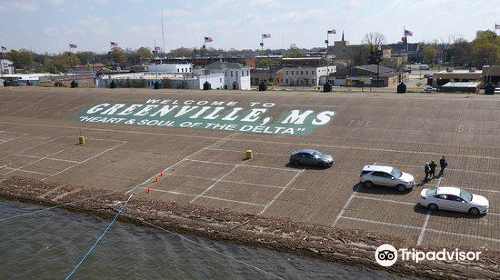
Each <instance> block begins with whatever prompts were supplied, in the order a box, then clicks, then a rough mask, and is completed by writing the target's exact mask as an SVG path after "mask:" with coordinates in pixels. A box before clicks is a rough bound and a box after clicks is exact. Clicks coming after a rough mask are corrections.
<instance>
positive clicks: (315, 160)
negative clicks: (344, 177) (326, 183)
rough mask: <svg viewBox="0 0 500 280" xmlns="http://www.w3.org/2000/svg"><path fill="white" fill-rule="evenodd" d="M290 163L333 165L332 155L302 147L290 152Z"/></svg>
mask: <svg viewBox="0 0 500 280" xmlns="http://www.w3.org/2000/svg"><path fill="white" fill-rule="evenodd" d="M290 163H291V164H293V165H296V166H298V165H311V166H321V167H330V166H332V165H333V157H332V156H330V155H326V154H322V153H320V152H318V151H316V150H313V149H302V150H298V151H295V152H293V153H292V155H291V156H290Z"/></svg>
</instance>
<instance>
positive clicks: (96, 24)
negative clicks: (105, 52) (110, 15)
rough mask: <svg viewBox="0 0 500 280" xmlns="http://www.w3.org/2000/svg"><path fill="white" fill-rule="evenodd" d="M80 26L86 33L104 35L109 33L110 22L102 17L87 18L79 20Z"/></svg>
mask: <svg viewBox="0 0 500 280" xmlns="http://www.w3.org/2000/svg"><path fill="white" fill-rule="evenodd" d="M78 24H79V25H80V26H81V27H83V28H84V30H85V31H87V32H88V33H91V34H95V35H102V34H104V33H105V32H106V31H107V27H108V21H107V20H106V19H104V18H101V17H92V16H87V17H85V18H82V19H79V20H78Z"/></svg>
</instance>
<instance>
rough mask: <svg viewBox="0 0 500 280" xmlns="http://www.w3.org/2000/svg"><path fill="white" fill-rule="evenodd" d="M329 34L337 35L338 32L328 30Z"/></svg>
mask: <svg viewBox="0 0 500 280" xmlns="http://www.w3.org/2000/svg"><path fill="white" fill-rule="evenodd" d="M328 34H337V30H335V29H332V30H328Z"/></svg>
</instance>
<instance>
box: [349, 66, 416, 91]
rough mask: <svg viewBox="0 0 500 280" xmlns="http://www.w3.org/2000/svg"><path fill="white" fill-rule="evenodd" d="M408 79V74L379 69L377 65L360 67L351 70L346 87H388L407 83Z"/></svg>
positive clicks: (383, 68) (380, 67) (382, 67)
mask: <svg viewBox="0 0 500 280" xmlns="http://www.w3.org/2000/svg"><path fill="white" fill-rule="evenodd" d="M377 77H378V79H377ZM408 78H409V76H408V73H406V72H398V71H397V70H394V69H392V68H389V67H384V66H379V67H377V65H376V64H368V65H359V66H354V67H351V68H349V70H348V74H347V76H346V85H352V86H373V87H377V86H378V87H388V86H396V85H398V84H399V83H401V82H406V81H408Z"/></svg>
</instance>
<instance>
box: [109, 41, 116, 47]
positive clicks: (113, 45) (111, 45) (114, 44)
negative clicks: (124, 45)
mask: <svg viewBox="0 0 500 280" xmlns="http://www.w3.org/2000/svg"><path fill="white" fill-rule="evenodd" d="M109 46H110V47H111V48H112V47H118V43H117V42H113V41H111V42H109Z"/></svg>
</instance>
